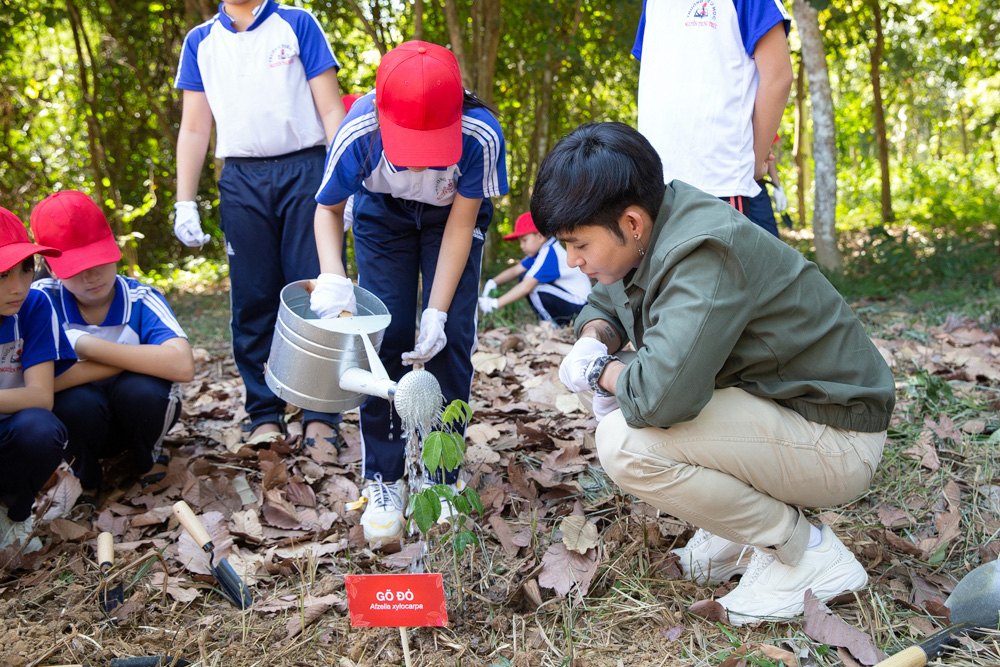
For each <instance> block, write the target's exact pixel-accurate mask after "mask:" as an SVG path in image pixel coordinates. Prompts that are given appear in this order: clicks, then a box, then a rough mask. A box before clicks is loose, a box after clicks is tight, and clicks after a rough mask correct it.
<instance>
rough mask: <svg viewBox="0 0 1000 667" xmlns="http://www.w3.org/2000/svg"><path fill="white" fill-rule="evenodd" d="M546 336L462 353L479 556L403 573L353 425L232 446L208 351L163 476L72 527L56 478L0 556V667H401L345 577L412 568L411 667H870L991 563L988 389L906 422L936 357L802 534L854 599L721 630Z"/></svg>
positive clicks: (70, 500)
mask: <svg viewBox="0 0 1000 667" xmlns="http://www.w3.org/2000/svg"><path fill="white" fill-rule="evenodd" d="M882 324H883V325H884V326H879V327H876V328H875V330H874V332H873V335H874V336H876V338H877V340H876V342H877V344H879V346H880V349H883V354H886V355H887V357H889V358H893V359H899V360H902V359H904V357H905V358H907V359H909V358H910V357H907V356H906V355H911V353H912V354H915V355H918V356H919V354H921V352H920V350H914V349H913V345H914V343H913V341H912V338H907V337H905V336H890V335H889V334H888V333H887V332H890V331H892V326H894V323H893V322H891V321H886V322H884V323H882ZM967 326H969V327H974V326H975V323H967ZM931 333H932V334H933V331H932V332H931ZM982 333H983V335H984V336H987V335H994V334H991V333H990V332H989V331H983V332H982ZM568 336H569V333H568V332H559V331H552V330H551V329H547V328H542V327H529V328H527V329H526V330H523V331H521V332H520V333H517V334H512V333H511V332H509V331H506V330H494V331H491V332H487V333H485V334H483V335H482V337H481V341H480V352H478V353H477V357H476V366H477V370H478V372H477V375H476V381H475V385H474V390H473V401H472V407H473V409H474V411H475V414H474V417H473V420H472V424H471V426H470V427H469V429H468V431H467V448H468V449H467V451H466V460H465V464H464V471H465V472H464V474H465V475H466V476H467V478H468V482H469V484H470V485H471V486H472V487H473V488H475V489H477V490H478V492H479V495H480V496H481V498H482V502H483V505H484V508H485V510H484V513H483V515H475V516H473V519H474V520H475V522H476V524H475V525H476V534H477V536H478V538H479V545H478V546H477V547H475V548H469V549H467V550H466V551H465V553H464V554H463V555H462V556H460V557H458V558H457V559H453V552H452V550H451V544H450V542H449V534H448V533H447V532H446V531H445V530H443V529H435V530H434V531H432V534H431V536H430V537H429V538H428V539H427V547H428V555H427V556H426V557H423V558H422V557H421V556H420V547H419V545H417V540H416V538H409V539H407V540H406V541H405V543H403V544H390V545H384V546H383V547H382V548H379V549H376V550H372V549H371V548H370V547H369V546H368V545H366V544H364V541H363V539H362V536H361V534H360V527H359V526H358V519H359V516H360V512H359V511H358V510H353V509H350V508H349V506H348V504H349V503H350V502H351V501H353V500H357V499H358V497H359V495H360V489H359V486H360V485H361V482H362V480H361V479H360V476H359V475H360V459H361V449H360V439H359V435H358V428H357V413H356V412H354V413H348V414H347V415H345V419H346V421H345V424H344V427H343V433H344V436H345V439H346V441H347V447H345V448H344V449H342V450H339V451H338V450H336V449H335V448H334V447H333V446H332V445H331V446H325V445H323V444H321V445H317V446H315V447H302V446H301V445H300V444H299V438H298V435H299V433H300V429H301V427H300V426H299V425H298V424H297V422H295V418H294V415H293V416H292V429H291V433H290V437H289V439H288V440H287V441H279V442H276V443H270V444H264V445H254V446H250V445H247V444H245V443H241V442H240V439H239V438H240V434H239V424H240V422H241V420H242V419H243V417H244V416H245V415H244V414H243V413H242V409H241V407H240V406H241V405H242V396H241V393H240V392H241V385H240V382H239V380H238V376H237V374H236V371H235V368H234V367H233V365H232V363H231V361H230V360H229V359H228V357H227V355H226V354H225V353H223V352H219V353H209V352H206V351H204V350H201V351H199V352H198V354H197V362H198V369H199V370H198V375H197V377H196V379H195V380H194V381H193V382H191V383H189V384H187V385H185V387H184V397H185V411H184V415H183V418H182V421H181V423H180V424H179V425H178V426H177V427H175V429H174V430H173V431H172V432H171V434H170V435H169V436H168V441H167V443H166V447H167V451H168V452H169V453H170V463H169V469H168V472H167V475H166V477H165V478H164V479H163V480H161V481H159V482H156V483H153V484H151V485H149V486H145V487H143V486H141V485H140V484H139V483H137V482H136V480H135V479H134V478H132V477H130V476H129V475H128V474H127V472H126V471H125V470H124V469H123V462H122V461H118V460H113V461H110V462H109V469H108V475H107V478H106V481H105V486H104V488H102V490H101V494H100V496H99V498H98V502H97V506H96V507H93V506H90V505H85V504H79V503H77V500H78V497H79V484H78V483H76V482H75V478H73V476H72V475H71V474H69V473H67V472H66V471H61V472H60V473H58V474H57V475H56V476H55V477H54V478H53V479H52V480H51V481H50V486H49V488H48V489H47V491H46V493H45V496H44V497H43V498H42V500H41V501H40V503H39V505H38V506H36V511H37V516H38V517H40V518H38V519H37V524H38V527H37V534H38V535H39V536H40V537H41V538H42V539H43V541H44V543H45V547H44V548H43V549H42V551H40V552H38V553H34V554H21V553H19V551H18V550H17V549H6V550H3V551H0V617H2V618H3V619H4V620H3V621H2V623H0V667H7V666H10V667H25V666H29V665H30V666H35V665H68V664H76V665H95V666H96V665H106V664H109V663H110V661H111V660H112V659H120V658H126V657H133V656H170V658H167V659H166V661H164V662H163V664H170V662H169V660H170V659H171V658H172V657H173V656H177V657H179V658H181V659H183V660H186V661H189V662H190V663H192V664H198V665H205V666H208V665H225V666H227V667H229V666H233V667H235V666H243V665H246V666H251V665H281V666H285V665H287V666H292V665H338V666H342V667H368V666H374V665H403V664H405V656H404V654H403V649H402V642H401V637H400V632H399V630H398V629H396V628H355V627H351V623H350V617H349V614H348V612H347V600H346V593H345V584H344V575H345V574H380V573H405V572H409V571H411V570H412V569H414V568H415V567H418V566H419V567H422V569H423V571H429V572H440V573H441V574H442V577H443V579H444V583H445V592H446V595H447V600H448V618H449V624H448V626H447V627H442V628H411V629H410V630H408V632H407V638H408V644H409V651H410V663H411V664H412V665H427V666H437V665H442V666H443V665H449V666H454V665H470V666H473V665H475V666H478V665H484V666H492V665H500V666H504V667H509V666H512V665H518V666H528V665H531V666H534V665H576V666H582V665H588V666H604V665H607V666H609V667H612V666H619V665H621V666H623V667H625V666H634V667H640V666H642V667H645V666H650V667H652V666H663V667H673V666H675V665H723V667H737V666H739V665H747V664H754V665H782V664H783V665H789V666H792V665H856V664H873V663H874V662H876V661H877V658H878V657H880V656H882V655H884V653H879V651H884V652H886V653H892V652H894V651H896V650H898V649H900V648H902V647H904V646H906V645H908V644H909V643H910V642H913V641H919V640H920V639H922V638H923V637H926V636H928V635H930V634H932V633H933V632H935V631H936V630H938V629H939V628H940V627H943V624H944V623H945V622H946V621H945V619H944V618H943V614H946V612H947V610H946V608H944V607H943V604H942V602H943V600H944V598H945V597H946V596H947V594H948V592H949V591H950V590H951V588H952V587H953V586H954V582H955V581H956V580H957V579H959V578H960V577H961V576H962V575H963V574H965V573H966V572H968V571H969V570H970V569H971V568H972V567H974V566H975V565H978V564H980V563H981V562H986V561H989V560H993V559H995V558H996V555H997V549H996V547H995V544H994V543H992V542H991V535H995V534H996V532H997V530H1000V521H998V519H997V515H996V510H997V507H1000V475H998V471H1000V466H998V465H997V464H998V463H1000V462H998V460H997V454H996V450H997V447H996V443H994V442H993V440H994V439H996V437H995V436H994V434H995V433H996V432H997V427H998V425H1000V424H998V418H997V416H996V415H997V407H998V405H1000V402H998V399H1000V393H998V392H997V390H996V389H995V386H1000V383H998V384H997V385H994V384H993V383H992V381H991V380H989V378H984V377H983V376H978V380H977V381H976V382H966V384H968V385H970V387H969V388H968V390H962V389H961V388H959V389H958V390H956V392H955V395H954V396H952V397H951V398H950V400H949V401H947V402H941V401H938V402H934V403H933V404H930V403H928V398H927V397H928V391H927V388H928V386H930V385H933V382H930V381H931V380H933V379H934V378H935V377H938V378H939V377H942V376H944V375H945V374H946V372H947V373H952V374H953V373H954V371H955V365H954V363H953V364H952V365H951V366H949V367H947V368H945V366H943V365H942V364H945V363H946V362H945V361H942V357H941V349H940V346H938V347H937V348H935V350H933V351H931V352H932V353H928V355H927V359H928V361H927V363H926V364H924V365H922V366H921V365H917V366H914V367H912V368H911V366H909V365H905V364H903V363H902V361H900V363H898V364H897V365H895V366H894V370H895V371H896V372H897V377H898V379H899V382H900V385H899V387H900V391H899V395H900V399H901V400H900V406H899V407H898V408H897V412H898V413H899V416H898V418H897V421H896V423H894V426H893V428H892V430H891V432H890V444H889V445H888V446H887V450H886V457H885V460H884V461H883V465H882V468H881V469H880V471H879V473H878V477H877V479H876V483H875V487H874V488H873V490H872V492H871V493H869V494H868V495H867V496H865V497H863V498H861V499H859V500H858V501H856V502H855V503H853V504H852V505H850V506H847V507H839V508H828V509H826V510H818V511H816V512H814V513H813V514H812V516H813V517H814V518H815V519H816V520H817V521H822V522H826V523H830V524H832V525H834V526H835V527H836V529H837V532H838V534H839V535H840V536H841V537H842V538H843V539H844V541H845V543H846V544H847V545H848V546H849V547H850V548H851V549H852V550H853V551H854V552H855V554H857V555H858V557H859V559H860V560H861V562H862V563H863V564H864V565H865V566H866V568H867V569H868V570H869V574H870V585H869V587H868V588H867V589H865V590H864V591H862V592H860V593H859V594H857V595H856V596H855V595H849V596H843V599H842V600H835V601H832V602H831V604H830V609H829V611H826V610H824V609H822V608H820V609H818V610H814V613H813V614H812V616H811V617H810V618H811V619H812V620H811V621H806V622H803V621H801V620H799V621H796V622H793V623H787V624H764V625H761V626H758V627H755V628H733V627H730V626H728V625H727V624H726V623H725V621H724V620H719V619H717V618H716V617H715V616H713V613H714V610H713V608H712V606H711V605H712V604H713V603H711V602H707V601H709V600H711V599H712V598H714V597H718V596H719V595H722V594H724V593H725V592H726V590H728V589H729V588H732V586H734V585H735V583H734V582H730V583H728V584H726V585H724V586H722V587H720V589H719V590H712V589H707V588H702V587H698V586H696V585H694V584H693V583H691V582H689V581H684V580H680V578H679V571H678V569H677V566H676V558H675V557H674V556H671V555H670V554H669V551H670V549H671V548H674V547H675V546H679V545H681V544H683V542H684V541H685V540H686V539H687V538H688V537H689V536H690V535H691V533H692V529H691V528H690V527H689V526H686V525H683V524H681V523H680V522H678V521H677V520H675V519H673V518H672V517H669V516H659V515H658V513H657V512H656V511H655V510H654V509H652V508H650V507H648V506H646V505H644V504H642V503H640V502H639V501H637V500H635V499H633V498H627V497H622V496H621V495H620V494H618V493H616V489H615V487H614V485H613V484H612V483H611V482H610V480H608V479H607V477H606V476H605V475H604V473H603V472H602V471H601V470H600V467H599V462H598V461H597V458H596V452H595V451H594V445H593V426H594V424H593V422H592V420H591V419H590V417H589V415H588V413H586V412H585V410H584V409H583V407H582V406H581V405H580V404H579V402H578V401H577V400H576V398H575V397H574V396H572V395H569V394H567V393H566V392H565V390H564V389H562V387H561V385H560V384H559V381H558V378H557V370H556V369H557V367H558V362H559V360H560V359H561V357H562V355H563V354H564V353H565V351H566V350H567V349H568V347H569V344H570V342H571V341H570V339H569V337H568ZM898 341H902V342H898ZM958 342H959V343H960V342H961V341H958ZM904 343H905V344H906V345H909V346H910V348H909V349H908V350H907V349H903V348H904ZM992 344H993V345H994V346H996V345H997V344H996V343H992ZM956 347H960V346H959V345H958V344H957V343H956ZM963 349H966V350H968V349H969V346H965V347H964V348H963ZM901 350H902V351H901ZM934 355H937V356H936V357H935V356H934ZM993 358H994V359H995V358H996V357H995V355H994V357H993ZM934 359H936V361H935V360H934ZM980 359H981V358H980ZM931 363H934V364H938V367H936V368H934V367H929V366H928V365H927V364H931ZM990 363H993V361H991V362H990ZM914 368H915V369H916V370H914ZM928 368H930V370H928ZM921 369H922V370H923V372H924V373H925V375H924V376H921V375H920V374H919V371H920V370H921ZM942 369H944V370H942ZM913 377H923V385H920V384H919V383H916V382H915V381H913ZM953 377H954V376H953ZM973 377H974V378H975V377H977V376H975V375H974V376H973ZM928 382H930V385H929V384H928ZM977 383H978V384H977ZM955 386H958V385H955ZM976 386H978V389H976ZM921 447H923V448H922V449H921ZM932 455H933V459H934V460H933V461H931V460H930V457H932ZM182 499H183V500H185V501H186V502H187V503H188V504H189V505H190V506H191V507H192V508H193V509H194V510H195V512H196V513H197V514H199V515H200V517H201V518H202V520H203V521H204V523H205V524H206V528H207V529H208V531H209V533H210V534H211V536H212V540H213V543H214V544H215V545H216V554H215V555H216V557H217V558H221V557H226V558H227V560H228V561H229V562H230V563H232V565H233V567H234V569H235V570H236V571H237V572H238V573H239V574H240V576H241V577H242V578H243V580H244V581H245V582H246V583H247V585H248V586H249V588H250V590H251V591H252V594H253V597H254V604H253V606H252V607H251V608H250V609H248V610H246V611H242V610H240V609H238V608H237V607H236V606H234V605H233V604H231V603H230V602H229V601H227V600H226V599H225V598H224V597H223V596H222V595H221V594H220V592H219V590H218V587H217V584H216V582H215V580H214V579H213V577H212V576H211V575H210V573H209V570H208V567H207V560H206V558H207V557H206V555H205V554H204V553H203V552H200V550H199V549H198V548H197V546H196V545H195V544H194V543H193V542H192V541H191V538H190V537H189V536H188V535H187V534H186V533H185V532H184V531H183V530H182V529H181V528H180V527H179V525H178V524H177V521H176V519H175V518H174V517H173V516H172V513H171V506H172V504H173V503H174V502H176V501H178V500H182ZM573 516H576V517H582V518H581V519H580V520H579V525H583V524H590V525H591V526H593V527H594V528H596V530H595V531H594V534H595V535H596V537H595V538H594V542H593V544H592V545H588V544H583V545H580V544H575V547H576V550H575V551H574V550H573V549H572V548H568V547H567V546H566V545H567V544H569V542H567V536H566V533H567V530H568V529H567V525H568V524H567V523H565V522H566V520H567V517H573ZM101 531H109V532H111V533H112V534H113V535H114V537H115V540H116V555H117V562H116V564H115V565H114V567H113V568H112V570H111V571H110V572H109V576H108V579H107V581H106V582H105V580H104V579H103V578H102V574H101V572H100V570H99V568H98V566H97V563H96V562H95V542H96V537H97V535H98V533H99V532H101ZM415 545H416V546H415ZM415 564H416V565H415ZM456 572H457V573H458V574H457V578H456ZM118 583H121V584H123V585H124V589H125V591H124V599H125V603H124V605H122V606H119V607H118V608H117V609H115V610H114V611H113V612H112V613H111V614H108V613H106V612H104V611H102V609H101V607H100V604H99V600H98V598H99V595H100V590H101V589H102V587H104V586H109V587H113V586H114V585H115V584H118ZM699 603H700V604H699ZM813 621H815V622H813ZM820 621H822V622H820ZM838 624H839V625H838ZM113 664H120V665H127V664H128V663H121V662H117V663H113ZM133 664H135V663H133ZM178 664H183V663H180V662H178ZM944 664H954V665H959V664H961V665H988V664H1000V652H998V650H997V648H996V645H995V643H993V642H992V641H991V640H989V638H983V639H979V640H975V641H974V640H964V643H963V644H961V645H960V647H959V649H958V650H957V651H955V652H953V653H950V654H949V657H948V658H947V659H946V661H945V663H944Z"/></svg>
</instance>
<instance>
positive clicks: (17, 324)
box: [0, 267, 76, 521]
mask: <svg viewBox="0 0 1000 667" xmlns="http://www.w3.org/2000/svg"><path fill="white" fill-rule="evenodd" d="M18 269H19V267H15V270H18ZM46 361H53V362H55V372H54V374H55V375H59V374H60V373H62V372H64V371H65V370H66V369H67V368H69V367H70V366H72V365H73V363H74V362H75V361H76V355H74V354H73V348H72V347H70V344H69V341H68V340H66V335H65V334H64V333H63V332H62V328H61V327H60V326H59V319H58V318H57V317H56V313H55V310H54V309H53V307H52V302H51V300H50V299H49V297H48V295H46V294H45V293H44V292H40V291H38V290H29V291H28V295H27V297H25V300H24V303H23V304H22V305H21V309H20V310H19V311H18V312H17V313H16V314H14V315H9V316H6V317H2V318H0V390H2V389H19V388H21V387H24V369H26V368H31V367H32V366H35V365H37V364H41V363H44V362H46ZM65 446H66V427H65V426H63V424H62V422H61V421H59V419H58V418H57V417H56V416H55V415H54V414H53V413H52V412H50V411H49V410H45V409H43V408H27V409H25V410H19V411H17V412H15V413H13V414H0V503H2V504H3V505H5V506H6V507H7V516H8V517H9V518H10V519H11V520H12V521H24V520H25V519H27V518H28V517H29V516H31V506H32V504H33V503H34V502H35V497H36V496H37V495H38V493H39V492H40V491H41V490H42V487H43V486H45V483H46V482H47V481H49V477H51V476H52V473H54V472H55V471H56V468H58V467H59V462H60V461H62V459H63V448H64V447H65ZM2 511H3V509H2V508H0V512H2Z"/></svg>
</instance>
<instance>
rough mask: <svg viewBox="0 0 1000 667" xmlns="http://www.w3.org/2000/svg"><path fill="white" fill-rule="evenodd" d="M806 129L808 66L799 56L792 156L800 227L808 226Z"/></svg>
mask: <svg viewBox="0 0 1000 667" xmlns="http://www.w3.org/2000/svg"><path fill="white" fill-rule="evenodd" d="M805 130H806V68H805V65H804V64H803V62H802V58H799V71H798V74H797V75H796V77H795V136H794V138H793V142H792V157H793V158H794V160H795V176H796V187H795V198H796V200H797V201H798V207H799V227H805V226H806V190H807V189H808V188H809V176H808V174H807V173H806V155H805V150H804V148H805V143H806V142H805V139H806V137H805Z"/></svg>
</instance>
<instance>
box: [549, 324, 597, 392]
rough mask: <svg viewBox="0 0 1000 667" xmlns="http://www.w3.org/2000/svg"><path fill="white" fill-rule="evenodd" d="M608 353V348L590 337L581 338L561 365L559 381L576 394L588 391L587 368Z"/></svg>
mask: <svg viewBox="0 0 1000 667" xmlns="http://www.w3.org/2000/svg"><path fill="white" fill-rule="evenodd" d="M607 353H608V346H607V345H605V344H604V343H602V342H601V341H599V340H597V339H596V338H591V337H589V336H587V337H584V338H581V339H580V340H578V341H576V344H575V345H573V349H572V350H570V351H569V354H567V355H566V358H565V359H563V360H562V363H561V364H559V379H560V380H562V383H563V384H564V385H566V388H567V389H569V390H570V391H571V392H573V393H574V394H575V393H576V392H578V391H588V390H589V389H590V383H589V382H587V366H589V365H590V362H592V361H593V360H594V359H596V358H597V357H603V356H604V355H606V354H607Z"/></svg>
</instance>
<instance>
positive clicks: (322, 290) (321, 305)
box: [309, 273, 358, 319]
mask: <svg viewBox="0 0 1000 667" xmlns="http://www.w3.org/2000/svg"><path fill="white" fill-rule="evenodd" d="M309 308H310V309H311V310H312V311H313V312H314V313H316V314H317V315H319V316H320V317H321V318H323V319H330V318H333V317H340V314H341V313H342V312H344V311H345V310H347V311H350V313H351V314H352V315H355V314H357V312H358V302H357V300H356V299H355V298H354V283H352V282H351V281H350V280H348V279H347V278H345V277H344V276H338V275H337V274H336V273H321V274H319V278H317V279H316V287H314V288H313V291H312V293H311V294H310V295H309Z"/></svg>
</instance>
